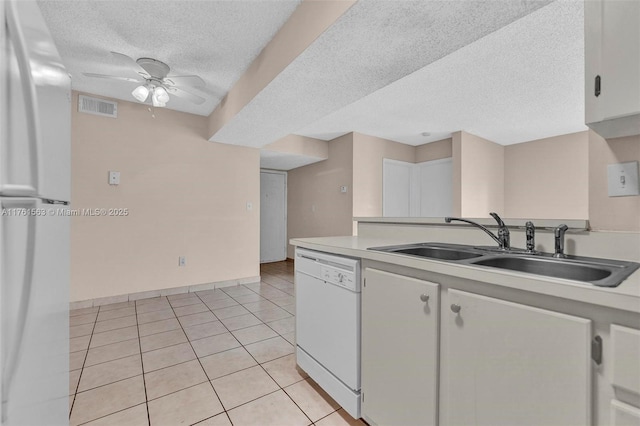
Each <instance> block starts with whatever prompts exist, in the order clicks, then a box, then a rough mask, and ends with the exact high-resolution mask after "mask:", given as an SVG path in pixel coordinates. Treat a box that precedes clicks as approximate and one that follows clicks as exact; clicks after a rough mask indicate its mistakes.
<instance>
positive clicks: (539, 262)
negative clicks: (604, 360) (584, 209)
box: [369, 242, 640, 287]
mask: <svg viewBox="0 0 640 426" xmlns="http://www.w3.org/2000/svg"><path fill="white" fill-rule="evenodd" d="M369 250H375V251H381V252H386V253H395V254H404V255H408V256H415V257H420V258H423V259H432V260H441V261H444V262H452V263H457V264H463V265H465V264H466V265H469V266H486V267H490V268H497V269H506V270H510V271H515V272H523V273H527V274H535V275H543V276H547V277H554V278H563V279H567V280H574V281H581V282H584V283H589V284H593V285H596V286H601V287H617V286H618V285H620V283H621V282H622V281H624V280H625V279H626V278H627V277H628V276H629V275H631V274H632V273H634V272H635V271H636V270H637V269H638V268H639V267H640V264H638V263H635V262H629V261H623V260H613V259H599V258H592V257H580V256H569V257H568V258H566V259H556V258H553V257H551V254H549V253H536V254H531V253H527V252H526V251H525V250H522V249H511V250H506V251H505V250H498V249H497V248H495V247H474V246H469V245H464V244H448V243H437V242H429V243H413V244H404V245H398V246H385V247H371V248H369Z"/></svg>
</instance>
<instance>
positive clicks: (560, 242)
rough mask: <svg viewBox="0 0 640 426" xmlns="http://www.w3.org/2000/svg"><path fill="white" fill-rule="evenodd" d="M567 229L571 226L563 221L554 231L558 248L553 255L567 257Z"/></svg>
mask: <svg viewBox="0 0 640 426" xmlns="http://www.w3.org/2000/svg"><path fill="white" fill-rule="evenodd" d="M567 229H569V227H568V226H567V225H565V224H564V223H563V224H562V225H560V226H558V227H557V228H556V229H555V230H554V231H553V235H554V236H555V238H556V250H555V253H553V257H556V258H561V259H563V258H565V257H567V255H566V254H564V233H565V232H567Z"/></svg>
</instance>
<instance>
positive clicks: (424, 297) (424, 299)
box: [420, 294, 429, 302]
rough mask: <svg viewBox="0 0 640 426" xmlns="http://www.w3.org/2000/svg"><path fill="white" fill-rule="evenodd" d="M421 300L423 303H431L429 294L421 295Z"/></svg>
mask: <svg viewBox="0 0 640 426" xmlns="http://www.w3.org/2000/svg"><path fill="white" fill-rule="evenodd" d="M420 300H422V301H423V302H428V301H429V295H428V294H421V295H420Z"/></svg>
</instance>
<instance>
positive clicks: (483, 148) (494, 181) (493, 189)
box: [452, 132, 504, 217]
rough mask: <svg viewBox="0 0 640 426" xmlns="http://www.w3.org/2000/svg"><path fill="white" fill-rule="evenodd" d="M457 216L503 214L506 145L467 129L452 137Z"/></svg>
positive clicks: (455, 212) (455, 213) (454, 206)
mask: <svg viewBox="0 0 640 426" xmlns="http://www.w3.org/2000/svg"><path fill="white" fill-rule="evenodd" d="M452 140H453V142H452V145H453V147H452V153H453V188H454V197H453V199H454V201H453V208H454V210H453V211H454V215H458V214H459V215H461V216H462V217H489V212H496V213H498V214H499V215H501V216H502V215H503V214H504V147H503V146H502V145H498V144H496V143H493V142H491V141H488V140H486V139H483V138H481V137H479V136H475V135H472V134H470V133H467V132H456V133H454V135H453V138H452Z"/></svg>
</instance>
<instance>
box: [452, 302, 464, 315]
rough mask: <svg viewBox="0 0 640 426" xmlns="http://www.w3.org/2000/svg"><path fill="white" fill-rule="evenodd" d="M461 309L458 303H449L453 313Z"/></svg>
mask: <svg viewBox="0 0 640 426" xmlns="http://www.w3.org/2000/svg"><path fill="white" fill-rule="evenodd" d="M461 309H462V306H460V305H458V304H456V303H453V304H452V305H451V311H452V312H453V313H454V314H457V313H459V312H460V310H461Z"/></svg>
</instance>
